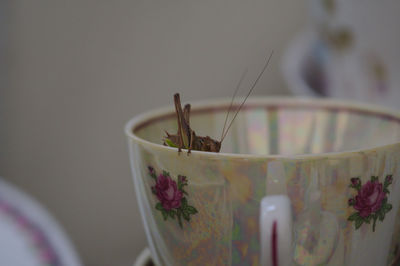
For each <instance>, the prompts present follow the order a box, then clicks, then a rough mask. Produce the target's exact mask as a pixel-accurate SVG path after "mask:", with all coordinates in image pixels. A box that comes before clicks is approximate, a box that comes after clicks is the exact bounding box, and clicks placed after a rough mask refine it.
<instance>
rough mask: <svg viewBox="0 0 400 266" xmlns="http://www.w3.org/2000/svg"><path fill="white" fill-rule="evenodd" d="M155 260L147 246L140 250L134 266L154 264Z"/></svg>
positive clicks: (150, 265) (151, 265)
mask: <svg viewBox="0 0 400 266" xmlns="http://www.w3.org/2000/svg"><path fill="white" fill-rule="evenodd" d="M153 265H154V262H153V260H152V259H151V253H150V249H149V248H147V247H146V248H145V249H143V250H142V252H140V254H139V256H138V257H137V258H136V261H135V263H134V264H133V266H153Z"/></svg>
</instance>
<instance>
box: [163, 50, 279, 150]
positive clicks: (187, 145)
mask: <svg viewBox="0 0 400 266" xmlns="http://www.w3.org/2000/svg"><path fill="white" fill-rule="evenodd" d="M272 54H273V52H272V53H271V54H270V56H269V58H268V60H267V62H266V64H265V65H264V68H263V69H262V71H261V72H260V74H259V75H258V77H257V79H256V80H255V82H254V83H253V85H252V87H251V88H250V90H249V92H248V93H247V95H246V97H245V98H244V100H243V102H242V103H241V105H240V106H239V108H237V111H236V113H235V115H234V116H233V118H232V120H231V122H230V124H229V126H228V127H227V129H226V130H225V126H226V122H227V120H228V116H229V112H230V110H231V108H232V106H233V100H234V98H235V95H236V93H237V91H238V89H239V88H240V85H241V83H242V81H243V78H244V76H245V74H246V72H244V73H243V75H242V77H241V79H240V81H239V83H238V85H237V87H236V90H235V93H234V95H233V97H232V101H231V104H230V106H229V109H228V113H227V115H226V119H225V124H224V127H223V129H222V135H221V140H220V141H218V140H214V139H212V138H211V137H209V136H206V137H201V136H197V135H196V133H195V132H194V130H193V129H192V128H191V127H190V120H189V118H190V104H186V105H185V107H184V108H183V110H182V105H181V100H180V96H179V93H176V94H175V95H174V103H175V112H176V116H177V121H178V132H177V134H175V135H173V134H169V133H168V132H165V133H166V136H165V137H164V145H167V146H170V147H175V148H178V152H181V151H182V149H187V150H188V154H189V153H190V151H191V150H196V151H207V152H219V151H220V149H221V144H222V141H223V140H224V138H225V136H226V134H227V133H228V131H229V129H230V127H231V125H232V123H233V121H234V120H235V118H236V116H237V114H238V113H239V111H240V109H241V108H242V106H243V105H244V103H245V102H246V100H247V98H248V97H249V95H250V93H251V92H252V90H253V89H254V87H255V86H256V85H257V82H258V81H259V79H260V78H261V76H262V74H263V73H264V71H265V69H266V68H267V66H268V64H269V61H270V60H271V57H272Z"/></svg>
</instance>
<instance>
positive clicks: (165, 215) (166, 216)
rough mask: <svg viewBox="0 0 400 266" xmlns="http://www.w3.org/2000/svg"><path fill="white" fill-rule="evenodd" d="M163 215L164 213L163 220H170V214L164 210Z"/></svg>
mask: <svg viewBox="0 0 400 266" xmlns="http://www.w3.org/2000/svg"><path fill="white" fill-rule="evenodd" d="M161 213H162V216H163V218H164V221H166V220H167V218H168V213H167V211H166V210H164V209H163V210H162V211H161Z"/></svg>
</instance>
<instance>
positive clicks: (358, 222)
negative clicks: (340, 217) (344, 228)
mask: <svg viewBox="0 0 400 266" xmlns="http://www.w3.org/2000/svg"><path fill="white" fill-rule="evenodd" d="M355 221H356V224H355V226H356V229H358V228H360V227H361V225H362V224H363V223H364V220H363V219H362V218H361V217H360V218H359V219H357V220H355Z"/></svg>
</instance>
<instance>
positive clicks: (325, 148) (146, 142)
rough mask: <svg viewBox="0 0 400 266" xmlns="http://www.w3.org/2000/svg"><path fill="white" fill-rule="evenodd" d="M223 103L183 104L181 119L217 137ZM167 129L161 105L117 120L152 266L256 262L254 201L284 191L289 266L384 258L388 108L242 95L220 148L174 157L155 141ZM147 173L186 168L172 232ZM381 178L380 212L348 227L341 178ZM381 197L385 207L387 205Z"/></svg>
mask: <svg viewBox="0 0 400 266" xmlns="http://www.w3.org/2000/svg"><path fill="white" fill-rule="evenodd" d="M228 106H229V100H226V101H216V102H213V103H203V104H194V105H193V108H192V114H191V126H192V128H193V129H194V130H195V131H196V133H197V134H199V135H210V136H211V137H215V138H216V137H217V136H220V135H221V130H222V125H223V122H224V119H225V114H226V112H227V107H228ZM164 130H167V131H171V132H173V131H176V120H175V117H174V113H173V109H172V108H169V109H163V110H157V111H154V112H151V113H148V114H144V115H141V116H139V117H137V118H135V119H133V120H132V121H131V122H129V123H128V124H127V126H126V133H127V135H128V140H129V148H130V155H131V163H132V170H133V175H134V182H135V189H136V194H137V197H138V202H139V207H140V210H141V215H142V218H143V221H144V224H145V228H146V234H147V237H148V241H149V245H150V247H151V250H152V253H153V256H154V257H155V260H156V262H157V263H159V264H161V265H259V253H260V244H259V207H260V206H259V205H260V201H261V199H262V198H263V197H264V196H266V195H274V194H285V195H288V196H289V198H290V200H291V203H292V210H293V216H294V217H293V218H294V220H293V222H294V224H293V226H294V232H293V236H294V237H293V239H294V243H293V246H294V251H293V254H292V256H293V265H319V264H324V265H386V264H387V265H389V263H390V260H393V258H394V257H395V256H396V254H394V253H395V252H397V248H396V247H397V246H398V245H399V242H400V238H399V237H397V238H395V237H393V238H392V234H396V235H397V236H398V235H399V232H400V228H399V227H400V212H399V204H400V181H398V180H399V178H400V168H399V167H398V166H399V165H400V114H398V113H394V112H390V111H382V110H380V109H378V108H374V107H370V106H364V105H354V104H347V103H339V102H334V101H321V100H293V99H274V98H272V99H271V98H269V99H252V100H249V101H248V102H247V104H246V105H245V107H244V108H243V110H242V111H241V113H240V114H239V115H238V117H237V120H236V121H235V122H234V124H233V126H232V128H231V130H230V132H229V134H228V135H227V137H226V139H225V141H224V143H223V144H222V150H221V153H218V154H217V153H206V152H198V151H193V152H192V153H191V154H190V155H189V156H187V155H186V153H185V152H183V153H182V154H180V155H179V154H178V152H177V149H175V148H171V147H165V146H162V145H161V143H162V136H163V134H164ZM148 166H152V167H154V169H155V171H156V172H157V173H162V172H163V171H166V172H169V174H170V177H171V178H172V179H174V178H175V179H176V180H175V179H174V181H170V182H171V184H172V183H175V182H176V183H178V180H177V177H178V176H186V177H187V178H188V183H189V185H188V186H187V187H185V190H186V191H187V194H188V196H186V197H187V201H188V204H190V205H191V206H193V207H194V208H195V209H196V210H197V213H196V214H195V215H192V216H191V217H190V221H187V222H186V223H185V224H184V226H183V227H182V228H181V227H180V226H179V224H178V223H177V222H176V221H174V220H172V219H167V220H165V219H163V215H162V214H161V213H160V211H159V210H157V209H155V208H154V206H155V205H156V204H157V203H158V202H159V199H158V198H157V197H156V196H155V195H154V193H153V192H152V189H151V188H152V186H154V180H153V179H152V178H149V173H148ZM388 175H391V176H392V180H391V182H392V183H391V184H390V193H389V194H387V195H386V197H387V202H389V203H390V204H391V206H392V209H391V210H390V211H388V212H387V213H386V214H385V218H384V219H383V220H382V221H380V220H379V222H377V223H376V226H375V228H374V230H375V232H373V230H372V226H371V225H368V224H366V223H364V224H362V225H361V226H360V227H359V228H358V229H357V230H356V229H355V227H354V222H353V221H349V220H348V218H349V217H350V216H351V215H352V214H353V213H354V206H349V199H350V198H352V197H354V196H355V193H354V188H352V187H350V186H349V184H351V178H354V177H358V178H359V180H360V182H362V184H365V183H367V182H368V180H370V179H371V176H376V177H379V180H385V177H386V176H388ZM389 203H388V204H389Z"/></svg>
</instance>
